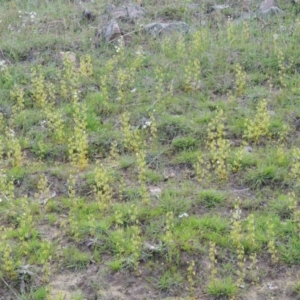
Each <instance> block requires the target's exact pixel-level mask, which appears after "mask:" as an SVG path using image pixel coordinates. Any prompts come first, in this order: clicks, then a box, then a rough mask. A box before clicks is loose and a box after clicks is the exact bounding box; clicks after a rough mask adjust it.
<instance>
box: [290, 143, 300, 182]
mask: <svg viewBox="0 0 300 300" xmlns="http://www.w3.org/2000/svg"><path fill="white" fill-rule="evenodd" d="M292 162H293V164H292V167H291V172H290V177H291V178H292V179H294V180H295V181H296V184H299V182H300V181H299V178H300V149H299V148H294V149H293V152H292Z"/></svg>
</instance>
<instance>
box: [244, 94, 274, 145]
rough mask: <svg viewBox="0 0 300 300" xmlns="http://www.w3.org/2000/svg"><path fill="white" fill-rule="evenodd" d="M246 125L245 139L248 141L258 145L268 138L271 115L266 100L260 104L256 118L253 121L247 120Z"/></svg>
mask: <svg viewBox="0 0 300 300" xmlns="http://www.w3.org/2000/svg"><path fill="white" fill-rule="evenodd" d="M245 125H246V129H245V132H244V138H245V139H246V140H247V141H249V142H253V143H258V142H259V141H260V140H261V139H262V138H263V137H268V135H269V127H270V114H269V111H268V107H267V101H266V100H262V101H260V102H259V103H258V105H257V108H256V114H255V116H254V118H253V119H252V120H250V119H246V121H245Z"/></svg>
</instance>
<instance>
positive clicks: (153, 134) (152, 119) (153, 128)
mask: <svg viewBox="0 0 300 300" xmlns="http://www.w3.org/2000/svg"><path fill="white" fill-rule="evenodd" d="M150 122H151V124H150V133H151V137H150V142H154V141H155V140H156V134H157V126H156V120H155V116H154V114H153V112H151V113H150Z"/></svg>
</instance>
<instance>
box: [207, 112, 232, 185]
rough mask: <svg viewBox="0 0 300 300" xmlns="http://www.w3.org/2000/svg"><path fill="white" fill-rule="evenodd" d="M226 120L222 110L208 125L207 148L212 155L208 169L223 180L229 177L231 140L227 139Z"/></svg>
mask: <svg viewBox="0 0 300 300" xmlns="http://www.w3.org/2000/svg"><path fill="white" fill-rule="evenodd" d="M224 121H225V118H224V113H223V110H222V109H220V110H219V111H218V112H217V114H216V116H215V117H214V118H213V119H212V120H211V122H210V123H209V125H208V133H207V141H206V146H207V149H208V150H209V153H210V161H209V162H208V163H207V169H208V170H211V169H213V170H214V172H215V174H216V176H217V177H218V178H219V179H221V180H223V179H226V178H227V176H228V170H229V169H228V167H229V166H228V163H227V160H228V158H229V148H230V143H229V140H228V139H226V138H225V124H224Z"/></svg>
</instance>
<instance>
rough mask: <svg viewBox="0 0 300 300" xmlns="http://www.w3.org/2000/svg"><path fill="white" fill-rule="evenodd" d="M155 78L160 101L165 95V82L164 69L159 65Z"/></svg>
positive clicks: (157, 97)
mask: <svg viewBox="0 0 300 300" xmlns="http://www.w3.org/2000/svg"><path fill="white" fill-rule="evenodd" d="M155 80H156V86H155V90H156V101H157V102H160V101H161V100H162V97H163V92H164V83H163V69H162V68H161V67H157V68H156V69H155Z"/></svg>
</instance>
